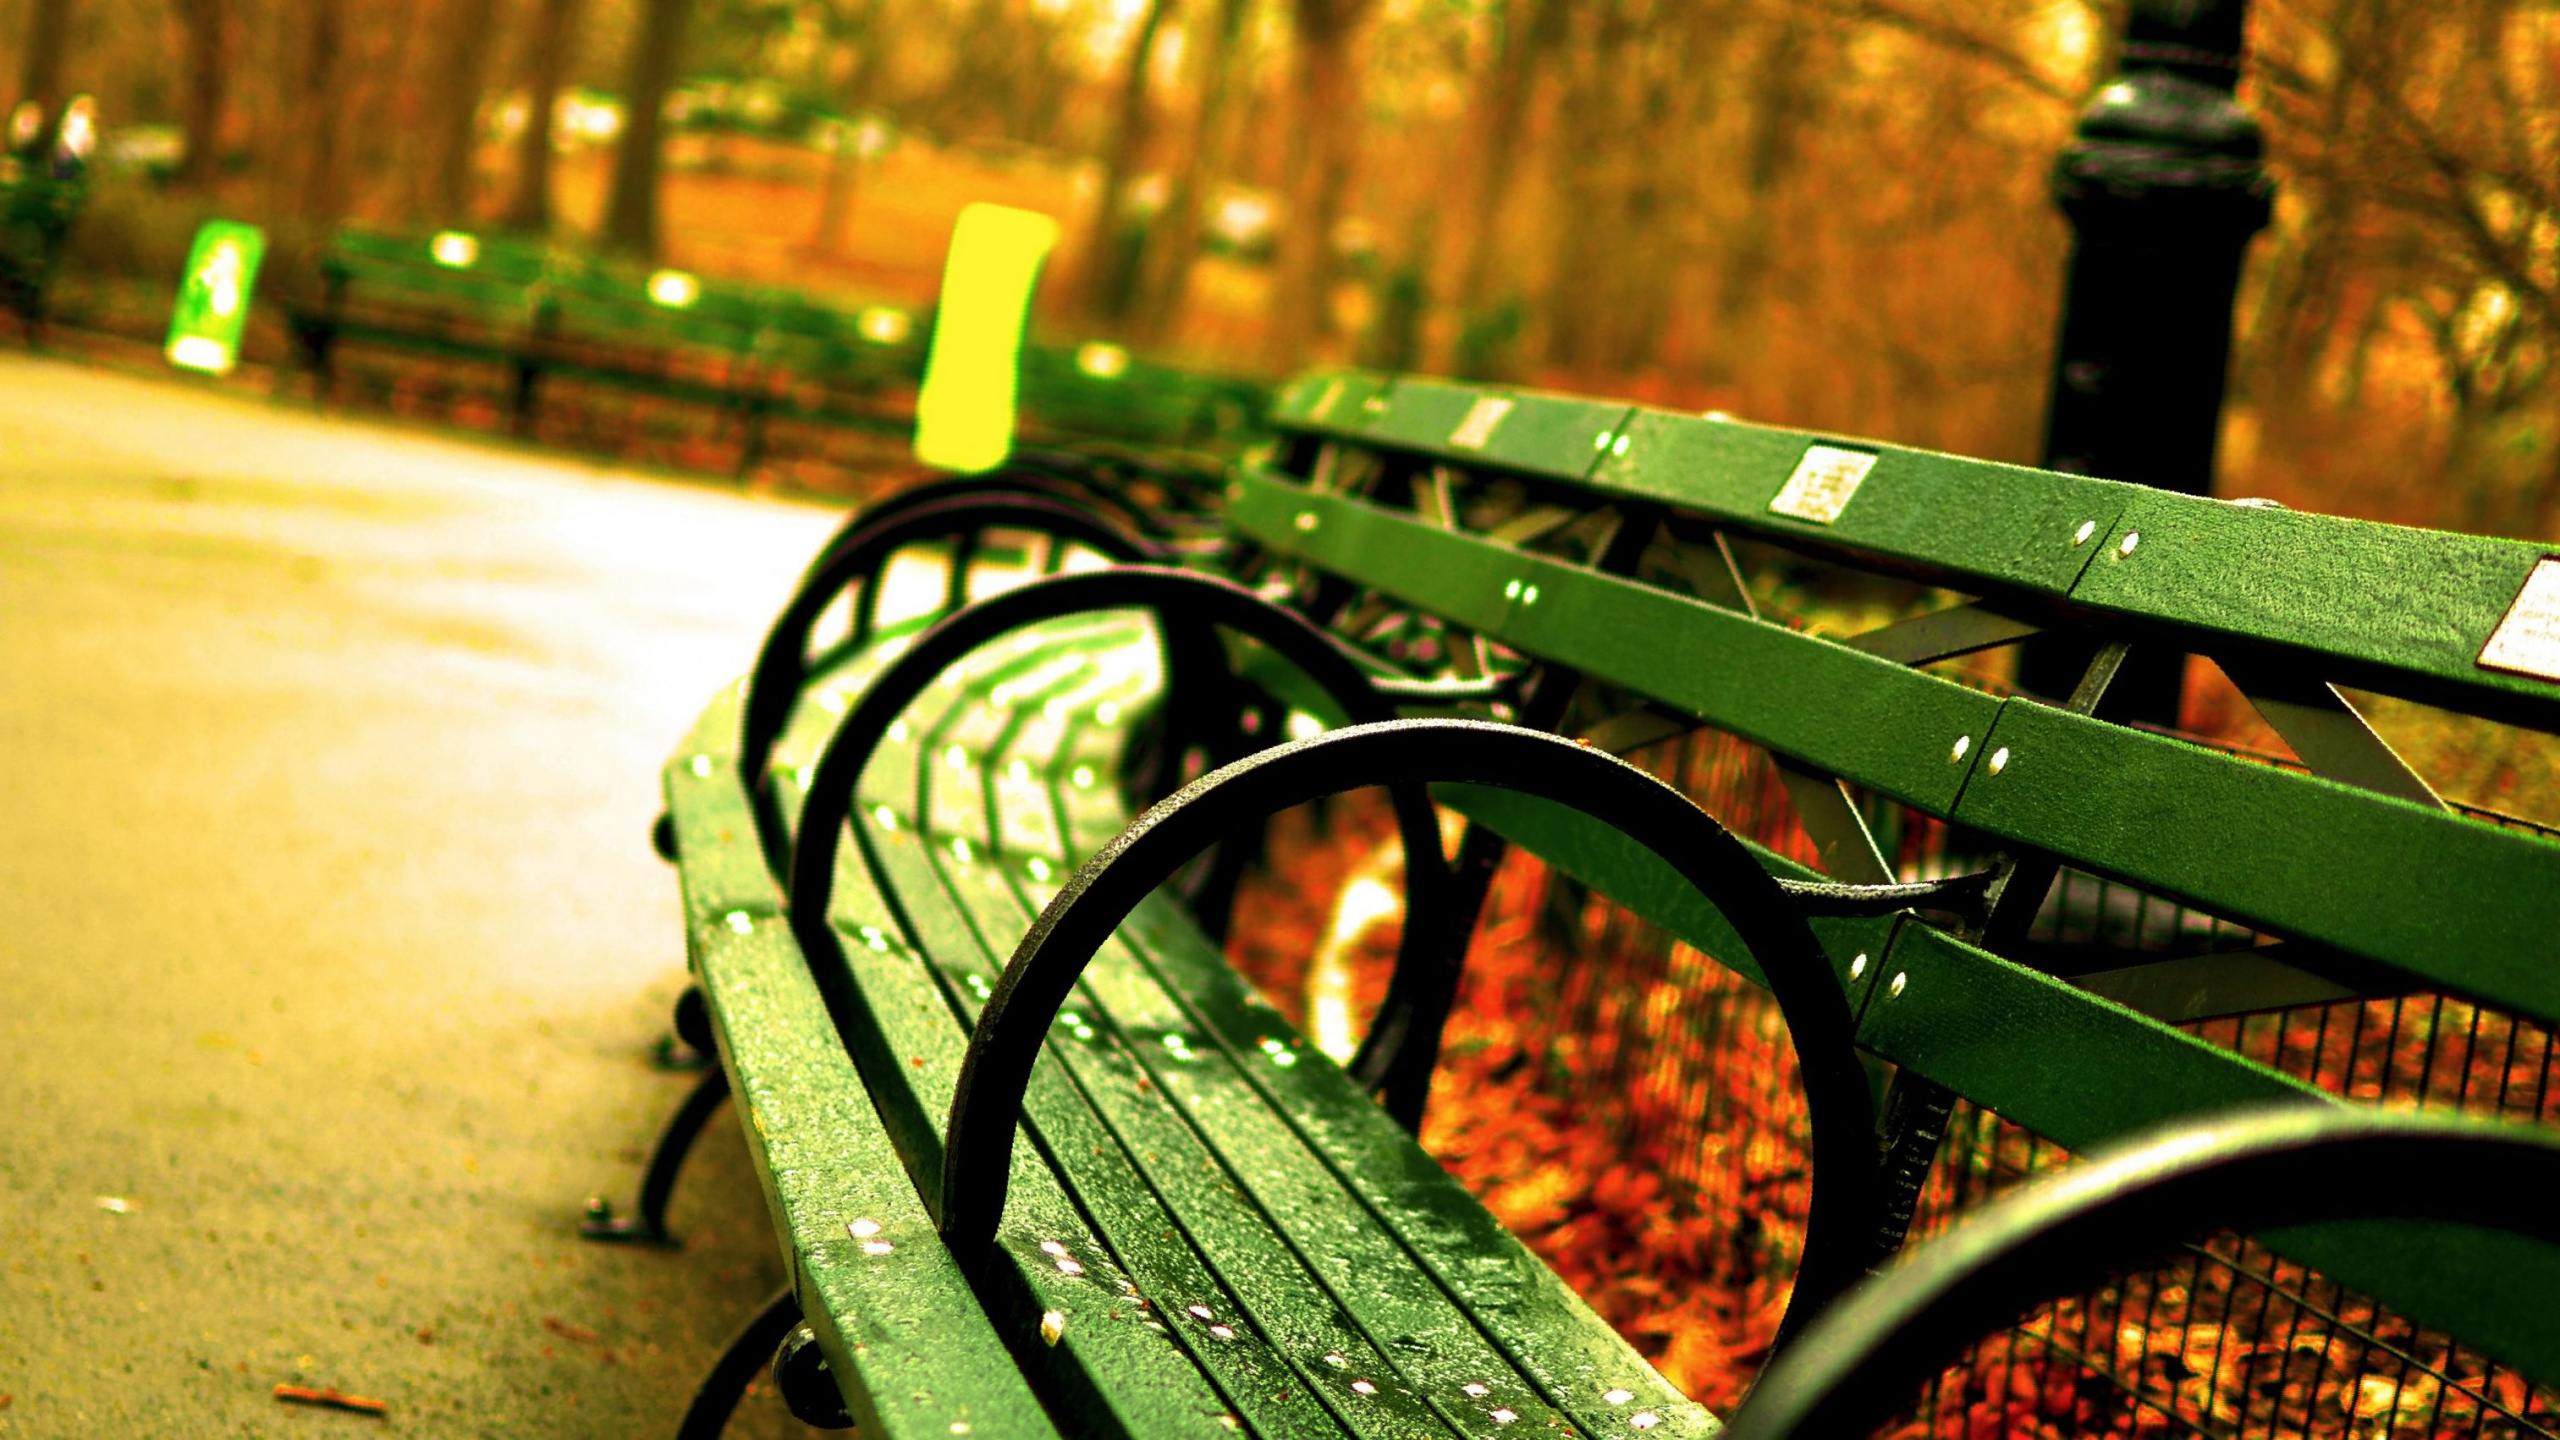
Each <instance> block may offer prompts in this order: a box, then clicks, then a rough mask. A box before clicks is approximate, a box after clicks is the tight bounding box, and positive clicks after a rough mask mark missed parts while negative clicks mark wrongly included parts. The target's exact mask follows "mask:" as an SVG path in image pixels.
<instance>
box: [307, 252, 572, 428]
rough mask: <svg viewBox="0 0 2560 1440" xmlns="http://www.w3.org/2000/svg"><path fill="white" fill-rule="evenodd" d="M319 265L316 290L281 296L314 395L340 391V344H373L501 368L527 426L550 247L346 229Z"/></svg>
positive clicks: (516, 419) (520, 423)
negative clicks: (531, 351)
mask: <svg viewBox="0 0 2560 1440" xmlns="http://www.w3.org/2000/svg"><path fill="white" fill-rule="evenodd" d="M315 268H316V271H317V275H318V288H317V289H316V290H309V291H304V292H300V293H290V294H288V295H287V296H286V298H285V319H286V323H287V324H288V326H289V327H290V328H291V331H292V334H293V338H294V345H295V349H296V350H297V351H298V352H299V355H300V359H301V361H302V363H303V365H304V366H305V367H306V368H307V369H309V370H310V372H311V377H312V381H311V383H312V398H313V399H315V400H317V401H319V402H320V403H322V404H324V405H325V404H327V403H328V401H329V399H330V397H331V395H332V394H333V393H334V392H335V389H336V384H337V379H338V373H339V361H340V350H341V348H342V347H343V346H345V345H347V344H350V343H353V344H362V345H372V346H380V347H384V348H388V349H393V350H399V351H404V352H409V353H414V354H419V355H424V356H428V357H430V358H433V359H436V360H442V361H451V362H457V363H461V364H467V365H474V366H485V367H494V368H497V369H498V370H500V371H501V372H503V373H504V374H505V375H506V376H507V377H508V407H507V408H508V413H509V416H510V418H511V420H512V423H513V424H514V425H515V426H516V427H517V428H518V429H519V430H521V429H522V428H523V427H524V426H525V425H526V424H527V423H528V422H529V419H530V416H531V414H532V408H533V405H534V400H535V390H536V387H537V386H538V384H539V383H540V379H541V372H540V369H539V367H538V366H536V365H535V364H533V363H532V360H531V357H530V356H529V355H527V353H526V349H525V338H526V337H527V336H528V335H529V334H531V333H532V332H533V331H534V330H535V328H536V327H537V326H538V325H539V324H540V323H541V317H542V314H543V312H544V310H545V308H546V305H547V298H546V296H547V283H546V282H547V281H548V278H549V276H550V274H551V271H552V268H553V256H552V254H551V251H550V249H549V247H548V246H545V245H543V244H541V243H539V242H534V241H525V240H519V239H514V238H511V237H505V236H480V235H474V234H470V233H467V232H464V231H459V230H444V231H437V232H435V233H433V234H412V233H395V232H389V231H381V230H371V229H365V228H361V227H357V226H347V227H344V228H342V229H340V230H338V231H337V232H336V233H335V234H333V235H332V236H331V237H330V238H329V242H328V244H327V246H326V247H325V248H324V249H323V250H322V252H321V255H320V257H319V260H318V263H317V266H316V267H315Z"/></svg>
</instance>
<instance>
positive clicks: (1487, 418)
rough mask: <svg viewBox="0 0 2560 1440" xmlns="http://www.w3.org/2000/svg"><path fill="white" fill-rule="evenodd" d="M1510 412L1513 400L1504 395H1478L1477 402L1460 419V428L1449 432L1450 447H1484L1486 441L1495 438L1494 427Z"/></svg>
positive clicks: (1460, 448) (1479, 448)
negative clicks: (1505, 397)
mask: <svg viewBox="0 0 2560 1440" xmlns="http://www.w3.org/2000/svg"><path fill="white" fill-rule="evenodd" d="M1510 413H1511V402H1510V401H1509V400H1506V399H1504V398H1503V397H1502V396H1499V395H1480V396H1478V397H1477V398H1476V403H1474V404H1473V405H1470V406H1468V407H1467V413H1466V415H1465V417H1464V418H1462V419H1460V420H1459V421H1458V428H1457V429H1455V430H1452V431H1450V432H1449V446H1450V448H1451V449H1453V450H1481V449H1483V448H1484V447H1485V443H1486V442H1487V441H1489V440H1491V439H1493V427H1494V426H1496V425H1499V424H1501V423H1502V417H1503V416H1505V415H1508V414H1510Z"/></svg>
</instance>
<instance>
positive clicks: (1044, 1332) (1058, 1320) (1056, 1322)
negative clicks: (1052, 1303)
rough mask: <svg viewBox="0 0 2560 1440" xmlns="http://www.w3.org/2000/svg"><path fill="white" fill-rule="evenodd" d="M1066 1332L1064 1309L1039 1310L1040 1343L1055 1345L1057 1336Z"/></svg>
mask: <svg viewBox="0 0 2560 1440" xmlns="http://www.w3.org/2000/svg"><path fill="white" fill-rule="evenodd" d="M1066 1333H1067V1312H1066V1311H1064V1310H1044V1311H1042V1312H1040V1341H1041V1343H1042V1344H1044V1345H1055V1344H1057V1343H1058V1339H1059V1337H1060V1336H1062V1335H1065V1334H1066Z"/></svg>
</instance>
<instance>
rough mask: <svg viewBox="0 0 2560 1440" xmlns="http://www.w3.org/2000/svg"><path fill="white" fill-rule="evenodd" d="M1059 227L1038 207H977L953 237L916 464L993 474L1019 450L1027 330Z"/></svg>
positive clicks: (919, 410) (922, 396)
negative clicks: (1016, 433) (1016, 437)
mask: <svg viewBox="0 0 2560 1440" xmlns="http://www.w3.org/2000/svg"><path fill="white" fill-rule="evenodd" d="M1057 243H1058V222H1057V221H1055V220H1052V219H1050V218H1049V217H1048V216H1046V215H1043V214H1040V213H1039V212H1037V211H1033V210H1016V209H1013V208H1011V207H1010V206H1004V205H972V206H970V207H968V208H967V209H965V210H963V211H961V212H960V223H959V224H958V225H957V226H955V227H953V229H952V232H951V253H950V254H949V255H948V256H947V257H946V258H945V259H944V261H943V266H942V300H941V303H940V307H939V309H938V310H937V311H936V313H935V316H934V322H933V353H932V354H931V355H929V356H928V357H926V360H925V366H924V388H923V389H922V390H921V391H919V392H918V393H917V395H916V442H915V443H916V458H917V459H918V460H921V461H923V462H924V463H925V464H927V465H933V466H938V467H940V468H942V469H945V470H960V471H968V472H975V471H981V470H992V469H994V468H995V467H996V466H998V465H1001V464H1003V463H1004V460H1005V457H1006V456H1007V455H1010V454H1012V453H1013V424H1014V401H1015V394H1016V391H1017V388H1018V386H1019V384H1020V376H1021V363H1022V332H1023V329H1024V327H1025V325H1026V324H1027V322H1028V321H1029V319H1030V316H1031V292H1032V290H1033V289H1034V288H1035V287H1036V286H1037V285H1038V284H1039V282H1040V266H1041V264H1042V262H1044V261H1046V260H1047V259H1048V258H1049V251H1050V249H1051V248H1052V247H1053V246H1055V245H1056V244H1057Z"/></svg>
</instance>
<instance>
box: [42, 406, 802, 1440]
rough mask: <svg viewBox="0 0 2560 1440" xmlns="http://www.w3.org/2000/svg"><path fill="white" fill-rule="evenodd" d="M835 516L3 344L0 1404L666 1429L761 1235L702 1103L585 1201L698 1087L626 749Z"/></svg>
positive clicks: (649, 790)
mask: <svg viewBox="0 0 2560 1440" xmlns="http://www.w3.org/2000/svg"><path fill="white" fill-rule="evenodd" d="M835 519H836V517H835V515H834V514H833V513H831V512H828V511H824V510H820V509H817V508H813V507H808V506H801V505H795V504H787V503H778V502H772V501H765V500H758V499H752V498H744V497H741V496H738V495H736V494H733V493H727V492H724V491H722V490H720V489H718V488H716V487H712V486H707V485H690V484H684V483H679V482H672V481H659V480H651V479H645V478H636V477H631V476H626V475H619V474H616V473H613V472H611V471H608V470H605V469H602V468H598V467H593V466H587V465H582V464H578V463H574V462H563V461H559V460H555V459H552V458H549V457H544V456H539V455H534V454H531V453H526V452H517V451H511V450H507V449H504V448H500V447H496V446H491V445H482V444H472V443H464V442H460V441H455V440H450V439H447V438H443V437H440V436H430V435H422V434H417V433H411V432H407V431H403V430H399V429H396V428H387V427H383V426H378V425H369V424H363V423H356V422H349V421H341V420H336V419H325V420H324V419H320V418H316V417H314V416H312V415H311V414H309V413H308V412H306V411H302V410H299V409H292V408H284V407H277V406H270V405H268V404H265V403H263V402H257V401H246V400H240V399H235V398H231V397H226V396H222V395H218V394H213V393H208V392H206V391H203V390H199V389H196V388H194V387H191V386H188V385H185V384H182V383H179V382H175V381H169V382H156V381H149V380H139V379H133V378H126V377H117V376H110V375H104V374H100V373H97V372H94V371H89V370H84V369H81V368H77V367H74V366H70V365H65V364H56V363H48V362H42V361H36V360H29V359H23V358H15V357H12V358H6V359H0V1057H5V1059H0V1267H5V1268H0V1395H5V1396H6V1397H7V1399H6V1401H5V1402H4V1403H0V1434H8V1435H21V1434H22V1435H37V1436H80V1437H88V1436H121V1435H137V1436H138V1435H149V1436H192V1435H215V1434H223V1435H232V1434H256V1435H267V1434H277V1435H306V1434H308V1435H317V1434H349V1435H369V1434H374V1433H378V1432H381V1431H386V1430H387V1431H392V1432H399V1433H404V1434H419V1435H507V1436H526V1435H542V1436H612V1437H627V1436H635V1435H651V1434H664V1433H666V1432H667V1431H669V1430H670V1429H671V1428H672V1426H673V1424H674V1421H675V1419H676V1417H677V1415H678V1414H679V1413H680V1411H681V1409H682V1407H683V1404H684V1401H685V1399H686V1397H687V1396H688V1395H689V1394H690V1392H691V1388H692V1385H693V1382H694V1380H695V1378H696V1377H697V1376H698V1375H699V1374H700V1372H701V1371H702V1370H703V1368H704V1367H705V1366H706V1365H707V1364H708V1363H709V1362H710V1360H711V1358H712V1356H713V1355H714V1354H715V1353H716V1352H717V1350H718V1349H719V1348H720V1345H721V1343H722V1341H723V1340H724V1338H725V1336H726V1334H727V1332H728V1330H729V1329H730V1328H731V1327H732V1326H733V1325H735V1324H736V1323H737V1322H738V1321H739V1320H741V1319H743V1318H744V1317H745V1315H746V1314H747V1313H748V1312H749V1311H750V1310H751V1308H752V1307H753V1306H754V1305H755V1304H756V1303H757V1301H758V1300H759V1299H760V1298H761V1297H763V1296H764V1295H766V1294H767V1293H769V1292H770V1291H771V1290H773V1289H774V1288H775V1287H776V1286H778V1285H779V1284H780V1283H781V1280H782V1276H781V1271H780V1265H779V1257H778V1253H777V1251H776V1249H775V1246H774V1244H773V1242H772V1239H771V1237H770V1235H769V1232H768V1229H767V1225H766V1221H765V1217H764V1210H763V1206H762V1202H761V1200H760V1198H759V1196H758V1194H757V1191H756V1186H755V1181H754V1178H753V1175H752V1173H751V1172H750V1170H749V1169H748V1167H747V1163H746V1158H745V1151H744V1148H743V1146H742V1145H741V1143H740V1141H739V1138H738V1135H737V1130H736V1125H735V1122H734V1120H732V1119H730V1118H728V1117H727V1116H725V1115H724V1116H723V1117H722V1118H721V1119H720V1120H718V1121H716V1122H715V1124H714V1127H713V1130H712V1132H711V1133H710V1135H709V1136H708V1137H707V1138H706V1140H705V1142H704V1145H703V1147H702V1148H701V1149H700V1150H699V1151H697V1153H696V1155H695V1160H694V1164H693V1166H692V1167H691V1168H690V1169H689V1171H688V1172H687V1174H686V1176H685V1180H684V1184H683V1185H682V1186H681V1187H680V1188H679V1191H678V1194H677V1200H676V1206H675V1217H674V1218H675V1223H676V1225H677V1226H678V1228H679V1229H680V1230H681V1231H682V1232H683V1233H684V1234H685V1236H686V1237H687V1240H688V1242H689V1243H688V1244H687V1246H686V1248H685V1249H684V1250H683V1251H682V1252H681V1253H666V1252H659V1251H648V1250H628V1249H618V1248H611V1247H601V1246H594V1245H589V1244H585V1243H582V1242H581V1241H580V1240H578V1239H577V1237H576V1235H575V1226H576V1221H577V1216H578V1206H579V1201H580V1199H581V1197H583V1196H584V1195H586V1194H587V1193H589V1192H590V1191H594V1190H603V1191H605V1192H606V1193H609V1194H615V1195H618V1196H621V1197H624V1198H625V1199H626V1201H627V1198H628V1196H629V1195H630V1194H631V1192H632V1190H633V1188H634V1187H635V1186H636V1184H637V1181H638V1178H639V1161H640V1158H641V1155H642V1153H643V1151H644V1150H645V1148H646V1146H647V1144H648V1143H649V1141H650V1140H651V1138H652V1137H653V1135H654V1132H655V1129H656V1127H657V1125H658V1123H659V1121H660V1120H661V1119H662V1118H663V1117H664V1116H665V1115H666V1113H667V1112H668V1111H669V1110H670V1109H672V1107H673V1106H674V1105H675V1103H676V1102H677V1100H678V1099H679V1098H680V1097H681V1096H682V1094H683V1091H684V1089H685V1087H686V1086H687V1085H689V1084H690V1083H691V1082H690V1078H689V1077H684V1076H677V1075H668V1074H662V1073H659V1072H656V1071H653V1070H652V1069H650V1068H649V1066H648V1065H647V1064H646V1063H645V1059H644V1054H645V1050H646V1047H647V1046H648V1044H649V1042H650V1041H651V1040H652V1038H653V1037H655V1036H656V1035H658V1034H659V1033H661V1032H662V1031H663V1029H664V1027H665V1017H666V1014H667V1008H668V1004H669V1002H670V1001H671V1000H672V999H673V997H674V996H675V994H676V993H677V991H678V990H679V988H680V987H681V985H682V974H683V956H682V948H681V940H680V934H679V929H678V924H677V911H676V903H675V891H674V884H673V877H672V874H671V873H670V872H669V871H668V870H667V869H666V867H664V866H663V865H661V864H660V862H659V861H658V860H657V858H656V857H655V856H654V855H653V854H651V853H650V850H649V847H648V843H647V831H648V826H649V822H650V820H651V818H652V817H653V816H654V815H655V814H656V813H657V804H658V802H657V779H656V768H657V765H658V763H659V761H660V759H661V758H662V757H663V756H664V754H665V753H666V751H667V750H668V748H669V747H670V746H672V745H673V744H674V742H675V740H676V738H677V737H678V735H679V734H680V733H681V732H682V730H683V728H684V726H685V724H686V722H687V720H688V718H689V717H690V716H691V714H692V713H693V712H694V711H695V710H696V709H697V708H698V707H699V706H700V705H701V704H702V703H703V702H704V701H705V700H706V699H707V698H708V696H709V694H710V692H711V690H712V689H713V687H714V686H716V685H717V684H718V683H720V682H721V681H722V680H723V679H726V678H728V677H729V676H731V675H734V674H735V673H737V672H738V671H740V670H742V669H743V668H744V667H745V665H746V663H747V661H748V659H749V658H750V656H751V654H752V652H753V648H754V645H755V643H756V640H757V637H758V635H759V632H760V629H761V626H762V623H763V621H764V620H765V619H766V618H767V616H768V615H769V614H770V612H771V611H772V610H773V609H774V608H775V607H776V606H777V605H778V604H779V603H780V602H781V600H782V598H783V595H784V593H785V592H786V590H787V589H788V586H789V583H790V580H791V578H792V577H793V576H794V575H795V574H796V573H797V571H798V569H799V567H800V565H801V564H802V562H803V561H804V560H805V559H806V557H807V556H808V555H809V554H810V552H811V551H812V550H814V549H815V547H816V546H817V545H818V544H819V542H820V541H821V540H822V539H823V537H824V536H825V535H826V533H827V532H828V531H829V530H830V529H831V528H832V526H833V524H834V522H835ZM279 1382H291V1383H296V1384H302V1385H311V1386H328V1387H335V1388H337V1389H340V1390H343V1391H348V1392H353V1393H359V1394H364V1395H369V1396H378V1397H381V1398H382V1399H384V1400H387V1401H388V1402H389V1403H390V1414H389V1418H388V1419H387V1421H386V1420H376V1419H368V1418H364V1417H361V1416H355V1415H348V1414H342V1413H333V1412H327V1411H318V1410H310V1409H304V1408H299V1407H294V1406H288V1405H284V1404H280V1403H278V1402H277V1401H276V1400H275V1399H273V1398H271V1395H270V1391H271V1390H272V1388H273V1387H274V1386H275V1385H276V1384H277V1383H279ZM751 1411H752V1413H750V1414H749V1415H747V1416H745V1417H744V1418H742V1419H741V1421H740V1422H739V1423H738V1424H736V1425H735V1426H733V1427H732V1428H731V1431H730V1433H731V1434H732V1435H734V1436H739V1437H747V1436H757V1435H776V1434H797V1433H805V1432H802V1431H801V1430H800V1428H799V1427H798V1426H797V1425H796V1424H794V1423H793V1422H791V1421H790V1419H789V1417H788V1416H787V1415H784V1414H783V1413H782V1411H781V1408H780V1406H779V1404H778V1403H777V1402H775V1401H774V1400H773V1399H772V1398H771V1397H770V1396H769V1395H768V1396H765V1397H762V1399H761V1403H756V1404H752V1405H751Z"/></svg>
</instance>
